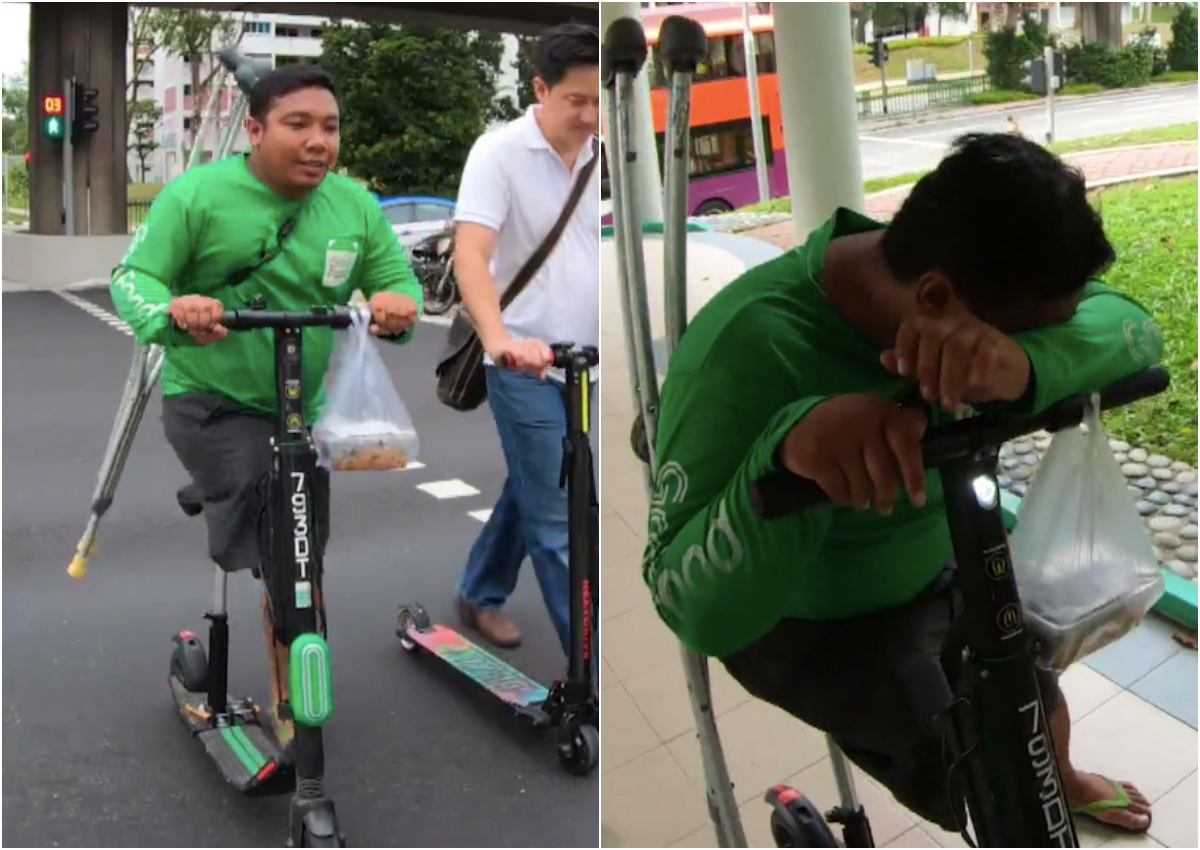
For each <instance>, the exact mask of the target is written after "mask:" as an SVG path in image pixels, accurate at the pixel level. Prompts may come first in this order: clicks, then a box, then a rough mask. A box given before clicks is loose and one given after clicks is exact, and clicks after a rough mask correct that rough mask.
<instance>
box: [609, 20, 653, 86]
mask: <svg viewBox="0 0 1200 850" xmlns="http://www.w3.org/2000/svg"><path fill="white" fill-rule="evenodd" d="M649 53H650V51H649V48H647V47H646V31H645V30H644V29H642V24H641V21H637V20H634V19H633V18H617V19H616V20H615V21H613V22H612V23H611V24H609V26H608V30H607V31H606V32H605V33H604V50H603V51H602V52H601V57H600V61H601V69H600V71H601V78H602V79H603V81H604V86H605V88H612V87H613V86H615V85H616V83H617V74H630V75H631V76H634V77H636V76H637V75H638V74H639V73H641V70H642V68H643V67H645V65H646V57H647V56H648V55H649Z"/></svg>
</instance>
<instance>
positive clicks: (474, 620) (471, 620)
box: [457, 598, 521, 649]
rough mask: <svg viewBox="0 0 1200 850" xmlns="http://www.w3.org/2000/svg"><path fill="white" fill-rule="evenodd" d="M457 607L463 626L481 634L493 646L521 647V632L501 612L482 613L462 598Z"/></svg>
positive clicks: (505, 647) (492, 610) (489, 611)
mask: <svg viewBox="0 0 1200 850" xmlns="http://www.w3.org/2000/svg"><path fill="white" fill-rule="evenodd" d="M457 607H458V616H459V619H461V620H462V621H463V624H464V625H466V626H467V627H469V628H472V629H474V630H475V631H477V632H479V634H481V635H482V636H483V637H484V639H486V640H487V642H488V643H490V644H492V645H493V646H499V647H502V648H504V649H512V648H513V647H515V646H520V645H521V630H520V629H519V628H517V624H516V623H514V622H513V621H512V620H510V619H508V617H505V616H504V615H503V614H501V613H500V612H499V611H497V610H494V609H486V610H483V611H480V610H479V609H478V608H476V607H475V606H473V605H471V604H470V603H469V602H467V601H466V600H465V599H462V598H459V599H458V600H457Z"/></svg>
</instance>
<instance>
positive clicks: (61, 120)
mask: <svg viewBox="0 0 1200 850" xmlns="http://www.w3.org/2000/svg"><path fill="white" fill-rule="evenodd" d="M66 103H67V101H66V98H65V97H63V96H62V95H61V94H57V93H55V94H48V95H45V96H44V97H43V98H42V135H43V136H45V137H46V138H47V139H53V140H55V141H58V140H59V139H61V138H62V137H63V132H64V130H65V125H66V123H67V116H66V112H67V109H66Z"/></svg>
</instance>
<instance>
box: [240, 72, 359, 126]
mask: <svg viewBox="0 0 1200 850" xmlns="http://www.w3.org/2000/svg"><path fill="white" fill-rule="evenodd" d="M304 89H325V90H326V91H327V92H329V93H330V94H331V95H333V96H334V97H337V86H335V85H334V83H333V77H331V76H329V73H328V72H327V71H325V70H324V69H323V68H319V67H317V66H316V65H284V66H283V67H282V68H276V69H275V70H273V71H270V72H268V73H266V74H264V75H263V76H262V77H260V78H259V80H258V82H257V83H255V84H254V88H252V89H251V90H250V104H249V111H250V117H251V118H253V119H254V120H255V121H258V122H259V123H264V122H265V121H266V120H267V113H268V112H270V111H271V107H272V106H274V105H275V102H276V101H277V100H279V99H280V98H282V97H287V96H288V95H289V94H295V93H296V92H298V91H303V90H304Z"/></svg>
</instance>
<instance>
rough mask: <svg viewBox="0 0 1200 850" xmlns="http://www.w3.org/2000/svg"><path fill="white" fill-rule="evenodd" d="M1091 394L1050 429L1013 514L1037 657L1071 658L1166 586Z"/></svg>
mask: <svg viewBox="0 0 1200 850" xmlns="http://www.w3.org/2000/svg"><path fill="white" fill-rule="evenodd" d="M1097 410H1098V399H1096V398H1093V403H1092V404H1091V405H1090V408H1089V411H1088V413H1087V415H1086V417H1085V419H1084V423H1083V425H1082V426H1080V427H1079V428H1072V429H1070V430H1064V431H1059V432H1058V433H1057V434H1055V436H1054V439H1053V441H1052V442H1051V444H1050V448H1049V449H1048V450H1047V451H1046V456H1045V457H1044V458H1043V460H1042V463H1041V468H1040V469H1039V470H1038V473H1037V477H1036V478H1035V479H1034V481H1033V484H1032V486H1031V487H1030V488H1029V493H1028V495H1027V496H1026V498H1025V500H1024V501H1023V502H1022V504H1021V508H1020V511H1019V513H1018V515H1017V527H1016V530H1015V531H1014V532H1013V536H1012V540H1011V541H1010V542H1011V545H1012V555H1013V569H1014V572H1015V574H1016V577H1017V587H1018V591H1019V592H1020V594H1021V603H1022V606H1023V607H1024V609H1025V621H1026V623H1027V625H1028V626H1029V627H1030V628H1031V630H1032V632H1033V633H1034V635H1035V636H1036V638H1037V640H1038V643H1039V648H1038V658H1037V663H1038V665H1039V666H1041V667H1043V668H1045V669H1047V670H1060V671H1061V670H1064V669H1066V667H1067V666H1068V665H1070V664H1073V663H1074V662H1076V661H1078V660H1080V659H1081V658H1084V657H1085V656H1087V655H1090V654H1091V653H1093V652H1095V651H1096V650H1098V649H1101V648H1102V647H1104V646H1107V645H1108V644H1110V643H1112V642H1114V641H1116V640H1119V639H1120V638H1122V637H1124V636H1125V635H1126V634H1127V633H1129V632H1130V631H1131V630H1133V629H1134V628H1135V627H1136V626H1137V625H1138V624H1139V623H1141V621H1142V619H1143V618H1144V617H1145V616H1146V614H1147V613H1148V612H1149V610H1150V609H1151V607H1153V605H1154V603H1155V602H1157V601H1158V599H1159V597H1160V596H1162V594H1163V592H1164V590H1165V582H1164V581H1163V578H1162V572H1161V570H1160V568H1159V564H1158V558H1156V557H1155V554H1154V547H1153V546H1152V544H1151V541H1150V537H1149V535H1148V533H1147V531H1146V529H1145V527H1144V526H1143V524H1142V518H1141V517H1140V516H1139V515H1138V511H1137V507H1136V504H1135V502H1134V499H1133V497H1132V494H1131V493H1130V492H1129V486H1128V483H1127V482H1126V480H1125V475H1124V474H1123V473H1122V472H1121V468H1120V466H1119V465H1118V464H1117V459H1116V458H1115V457H1113V453H1112V448H1111V447H1110V446H1109V444H1108V439H1107V438H1106V437H1105V434H1104V429H1103V428H1102V427H1101V426H1100V418H1099V415H1098V412H1097Z"/></svg>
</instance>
